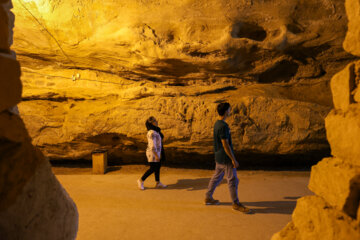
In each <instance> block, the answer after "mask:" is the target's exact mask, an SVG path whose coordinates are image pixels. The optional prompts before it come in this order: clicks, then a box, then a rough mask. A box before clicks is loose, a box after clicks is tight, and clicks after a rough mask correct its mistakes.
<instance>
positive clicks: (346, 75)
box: [272, 0, 360, 240]
mask: <svg viewBox="0 0 360 240" xmlns="http://www.w3.org/2000/svg"><path fill="white" fill-rule="evenodd" d="M346 11H347V14H348V17H349V24H348V26H349V27H348V33H347V35H346V39H345V41H344V48H345V50H347V51H349V52H350V53H352V54H357V55H360V45H359V42H360V31H359V26H360V15H359V11H360V1H359V0H346ZM359 69H360V62H359V61H356V62H353V63H350V64H349V65H348V66H346V67H345V69H344V70H342V71H341V72H339V73H337V74H336V75H335V76H334V77H333V78H332V80H331V90H332V93H333V102H334V109H333V110H332V111H331V112H330V113H329V114H328V116H327V117H326V134H327V138H328V140H329V143H330V146H331V154H332V156H333V157H332V158H325V159H323V160H322V161H321V162H319V163H318V164H317V165H316V166H313V168H312V171H311V178H310V183H309V189H310V190H311V191H313V192H314V193H315V196H309V197H304V198H301V199H299V200H298V202H297V205H296V209H295V211H294V213H293V217H292V222H290V223H289V224H288V225H287V226H286V227H285V228H284V229H283V230H282V231H281V232H279V233H277V234H275V235H274V236H273V238H272V240H280V239H284V240H285V239H288V240H290V239H291V240H294V239H296V240H305V239H306V240H308V239H326V240H332V239H333V240H335V239H347V240H356V239H360V208H359V204H360V141H359V138H360V98H359V95H358V94H359V91H360V81H359V79H360V71H359Z"/></svg>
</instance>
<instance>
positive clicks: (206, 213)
mask: <svg viewBox="0 0 360 240" xmlns="http://www.w3.org/2000/svg"><path fill="white" fill-rule="evenodd" d="M111 170H112V171H111V172H109V173H107V174H106V175H91V169H88V168H81V169H79V168H73V169H69V168H59V167H57V168H53V171H54V173H55V174H56V176H57V178H58V179H59V181H60V182H61V183H62V184H63V186H64V187H65V189H66V190H67V191H68V193H69V194H70V196H71V197H72V198H73V199H74V201H75V202H76V205H77V207H78V210H79V215H80V222H79V232H78V238H77V239H79V240H98V239H102V240H107V239H162V240H165V239H237V240H239V239H241V240H247V239H251V240H255V239H258V240H265V239H270V238H271V236H272V234H273V233H275V232H277V231H279V230H280V229H282V228H283V227H284V226H285V225H286V223H287V222H289V221H290V219H291V213H292V211H293V209H294V207H295V205H296V199H297V198H299V197H301V196H304V195H311V192H310V191H309V190H308V189H307V184H308V180H309V172H265V171H238V176H239V178H240V185H239V196H240V201H241V202H243V203H244V204H245V205H247V206H249V207H251V208H252V209H254V210H255V214H253V215H245V214H242V213H240V212H236V211H233V210H232V208H231V201H230V195H229V191H228V188H227V184H226V181H223V183H222V184H221V185H220V186H219V187H218V188H217V190H216V192H215V194H214V198H216V199H219V200H220V201H221V205H219V206H205V205H204V204H203V200H204V194H205V191H206V188H207V184H208V182H209V179H210V177H211V175H212V173H213V171H210V170H190V169H171V168H162V175H161V180H162V182H163V183H165V184H168V185H169V187H168V188H167V189H154V188H153V186H154V185H155V182H154V177H153V176H150V177H149V179H148V180H147V181H146V182H145V187H147V189H146V190H145V191H140V190H138V189H137V185H136V180H137V179H138V178H139V177H140V175H141V174H142V173H143V172H144V171H145V170H146V167H145V166H124V167H121V168H120V167H119V168H112V169H111Z"/></svg>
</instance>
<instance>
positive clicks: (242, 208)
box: [233, 203, 253, 214]
mask: <svg viewBox="0 0 360 240" xmlns="http://www.w3.org/2000/svg"><path fill="white" fill-rule="evenodd" d="M233 209H234V210H235V211H240V212H242V213H245V214H250V213H253V211H252V210H251V209H250V208H247V207H245V206H244V205H242V204H241V203H233Z"/></svg>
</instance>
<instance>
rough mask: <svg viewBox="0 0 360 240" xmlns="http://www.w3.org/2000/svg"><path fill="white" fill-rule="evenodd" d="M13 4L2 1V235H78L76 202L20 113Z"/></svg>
mask: <svg viewBox="0 0 360 240" xmlns="http://www.w3.org/2000/svg"><path fill="white" fill-rule="evenodd" d="M11 8H12V3H11V1H8V0H1V1H0V76H1V77H0V238H1V239H4V240H6V239H75V237H76V233H77V227H78V212H77V209H76V206H75V203H74V202H73V201H72V199H71V198H70V196H69V195H68V194H67V193H66V191H65V190H64V189H63V188H62V186H61V185H60V183H59V182H58V181H57V179H56V177H55V176H54V175H53V174H52V172H51V168H50V164H49V162H48V160H46V159H45V157H44V155H43V154H42V153H41V152H40V150H38V149H37V148H36V147H34V146H33V145H32V144H31V137H30V136H29V134H28V132H27V130H26V128H25V125H24V122H23V120H22V119H21V118H20V117H19V115H18V111H17V107H16V105H17V104H18V103H19V102H20V101H21V92H22V85H21V81H20V74H21V71H20V64H19V62H18V61H17V60H16V56H15V52H13V51H11V50H10V46H11V44H12V39H13V33H12V29H13V24H14V14H13V13H12V12H11V11H10V9H11Z"/></svg>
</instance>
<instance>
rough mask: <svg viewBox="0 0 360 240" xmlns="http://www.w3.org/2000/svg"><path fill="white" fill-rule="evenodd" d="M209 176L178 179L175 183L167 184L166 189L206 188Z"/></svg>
mask: <svg viewBox="0 0 360 240" xmlns="http://www.w3.org/2000/svg"><path fill="white" fill-rule="evenodd" d="M209 181H210V178H197V179H178V180H177V182H176V183H174V184H169V185H168V187H167V188H166V189H169V190H172V189H186V190H188V191H197V190H204V189H207V187H208V184H209Z"/></svg>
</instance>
